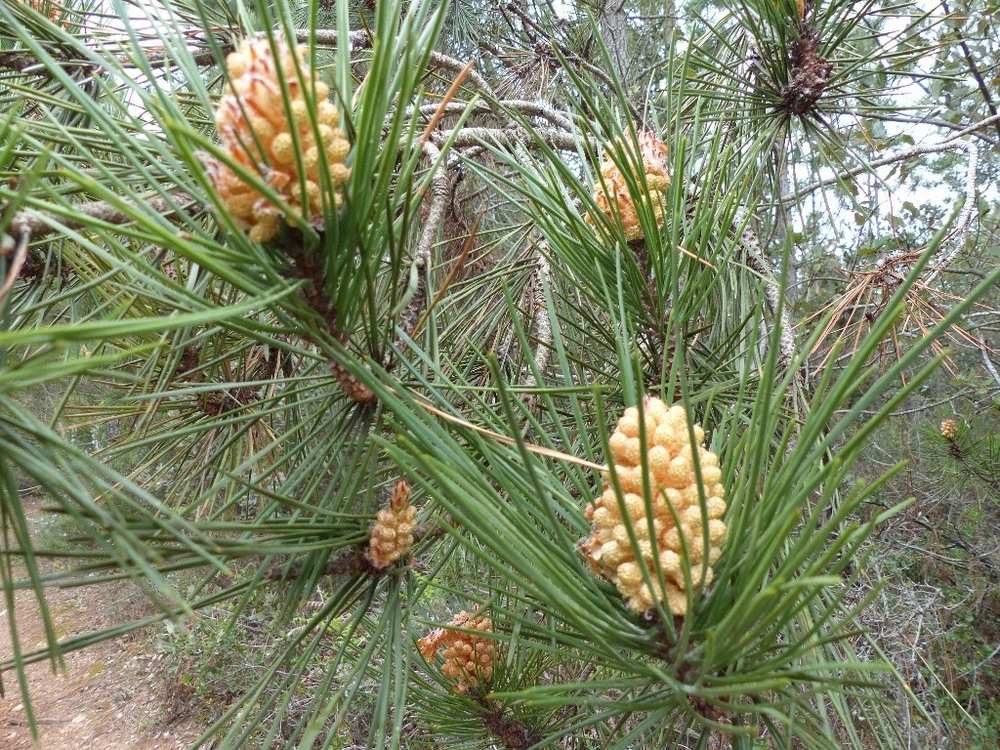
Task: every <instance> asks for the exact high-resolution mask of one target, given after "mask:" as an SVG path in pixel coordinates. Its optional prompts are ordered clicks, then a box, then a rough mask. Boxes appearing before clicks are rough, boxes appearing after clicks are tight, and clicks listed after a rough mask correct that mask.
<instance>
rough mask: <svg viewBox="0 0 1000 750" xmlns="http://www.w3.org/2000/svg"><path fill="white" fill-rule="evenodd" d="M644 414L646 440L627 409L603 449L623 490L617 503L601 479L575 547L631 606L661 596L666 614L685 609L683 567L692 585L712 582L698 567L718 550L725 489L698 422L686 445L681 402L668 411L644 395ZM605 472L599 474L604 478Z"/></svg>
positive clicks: (648, 605) (635, 414)
mask: <svg viewBox="0 0 1000 750" xmlns="http://www.w3.org/2000/svg"><path fill="white" fill-rule="evenodd" d="M643 419H644V423H645V438H646V442H645V443H643V441H642V439H641V438H640V429H639V428H640V422H639V420H640V416H639V411H638V409H636V408H634V407H631V408H629V409H626V410H625V413H624V415H623V416H622V418H621V419H620V420H619V421H618V427H617V428H616V429H615V431H614V433H613V434H612V435H611V439H610V440H609V446H610V449H611V457H612V460H613V462H614V465H615V473H616V475H617V477H618V481H619V483H620V485H621V489H622V493H623V497H622V502H621V503H620V502H619V499H618V494H617V493H616V491H615V490H614V489H613V488H612V487H611V486H610V485H609V484H608V483H607V481H606V482H605V485H604V492H603V493H602V494H601V496H600V497H599V498H598V499H597V500H596V501H595V502H594V503H592V504H590V505H588V506H587V509H586V517H587V520H589V521H590V522H591V523H592V525H593V531H592V533H591V535H590V537H589V538H588V539H587V540H586V541H584V542H583V543H582V544H581V549H582V550H583V553H584V554H585V555H586V556H587V559H588V561H589V562H590V566H591V569H592V570H593V571H594V573H596V574H599V575H603V576H605V577H606V578H608V579H609V580H610V581H611V582H612V583H614V584H615V586H617V588H618V591H619V592H621V595H622V596H623V597H624V599H625V601H626V603H627V604H628V606H629V608H630V609H632V610H633V611H635V612H639V613H645V612H647V611H648V610H650V609H652V608H653V606H654V604H655V602H658V601H659V602H662V601H664V600H665V601H666V603H667V606H668V607H669V609H670V612H671V613H672V614H674V615H683V614H685V613H686V612H687V595H686V594H685V590H686V587H687V580H686V577H685V571H687V573H688V576H689V577H690V578H691V583H692V585H693V587H694V588H695V590H697V589H698V588H699V587H700V586H701V585H706V586H707V585H708V584H710V583H711V581H712V569H711V568H708V570H707V572H706V575H705V579H704V582H702V580H701V568H702V565H703V564H704V562H705V560H706V558H707V560H708V562H709V563H710V564H711V563H714V562H715V561H716V560H717V559H718V558H719V555H720V554H721V550H720V548H719V546H720V545H721V544H722V540H723V539H724V538H725V535H726V525H725V524H724V523H723V522H722V520H721V519H722V516H723V514H724V513H725V511H726V503H725V501H724V500H723V499H722V498H723V495H724V494H725V489H724V488H723V486H722V485H721V484H720V483H719V480H720V479H721V478H722V471H721V470H720V469H719V458H718V456H716V455H715V454H714V453H712V452H711V451H709V450H706V449H705V448H704V447H703V446H702V445H701V443H702V441H704V439H705V433H704V430H702V429H701V427H699V426H697V425H696V426H695V427H694V429H693V431H694V437H695V445H694V446H692V444H691V439H690V434H689V432H688V422H687V412H686V411H685V409H684V407H683V406H681V405H679V404H675V405H674V406H671V407H669V408H668V407H667V406H666V405H665V404H664V403H663V402H662V401H661V400H660V399H658V398H651V397H647V398H646V402H645V409H644V414H643ZM695 450H696V451H697V455H698V464H699V467H700V469H701V480H702V485H701V487H702V489H703V490H704V495H705V498H706V502H705V509H704V510H705V512H703V510H702V506H701V501H700V491H699V484H698V477H697V474H696V473H695V466H694V451H695ZM643 454H645V456H646V464H647V471H648V476H647V477H646V479H647V481H648V484H649V488H650V490H651V493H652V498H651V502H650V504H649V505H650V506H651V509H652V516H651V517H650V516H649V515H648V512H647V502H646V499H645V496H644V495H643V491H644V490H643V487H644V481H643V479H644V477H643V468H642V455H643ZM609 476H610V474H609V473H608V472H606V473H605V480H607V479H608V478H609ZM624 514H627V515H628V518H629V520H630V521H631V526H632V532H633V534H634V535H635V538H636V542H638V544H637V545H635V546H633V544H632V541H631V539H630V538H629V532H628V527H627V525H626V522H625V519H624ZM706 533H707V535H708V547H707V549H706V544H705V534H706ZM653 537H655V539H656V547H657V550H658V557H659V560H658V562H659V567H660V570H661V571H662V573H663V583H662V585H661V583H660V581H659V580H658V577H657V574H656V562H657V561H654V559H653V544H652V538H653ZM682 542H683V543H682ZM637 553H638V557H637ZM640 558H641V563H644V564H645V567H646V569H647V570H648V571H649V573H650V576H649V577H650V582H651V583H652V589H651V588H650V585H649V584H647V583H646V580H645V578H644V576H643V571H642V564H641V563H640Z"/></svg>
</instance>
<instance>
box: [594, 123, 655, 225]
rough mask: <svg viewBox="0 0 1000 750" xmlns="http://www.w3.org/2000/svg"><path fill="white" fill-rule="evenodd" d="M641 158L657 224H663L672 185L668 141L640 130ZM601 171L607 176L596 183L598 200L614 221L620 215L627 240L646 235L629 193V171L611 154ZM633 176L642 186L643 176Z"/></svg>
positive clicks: (629, 146)
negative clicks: (619, 164) (665, 201)
mask: <svg viewBox="0 0 1000 750" xmlns="http://www.w3.org/2000/svg"><path fill="white" fill-rule="evenodd" d="M619 143H620V144H621V145H623V146H624V150H625V152H626V153H631V152H632V146H631V144H630V143H626V142H624V141H620V142H619ZM606 151H607V152H611V151H612V148H611V147H609V148H607V149H606ZM639 159H640V160H641V162H642V171H643V172H644V173H645V189H647V190H648V191H649V192H648V193H646V195H645V196H644V198H648V199H649V203H650V208H652V211H653V215H654V216H655V217H656V224H657V226H660V227H662V226H663V221H664V220H663V202H664V200H665V198H666V194H667V187H668V186H669V185H670V173H669V163H668V162H667V146H666V144H664V143H662V142H661V141H659V140H658V139H657V138H656V136H655V135H653V134H652V133H648V132H642V133H639ZM601 175H602V177H603V178H604V179H603V180H600V181H598V182H597V183H595V185H594V202H596V203H597V206H598V208H600V210H601V211H602V212H603V213H604V215H605V216H607V217H608V218H609V219H611V221H612V222H614V221H615V217H616V216H617V217H618V219H619V220H621V223H622V227H623V228H624V230H625V238H626V239H627V240H630V241H631V240H638V239H641V238H642V236H643V234H642V226H641V225H640V224H639V215H638V213H637V212H636V209H635V204H634V203H633V201H632V196H631V195H629V191H628V181H627V180H626V177H625V175H624V174H623V173H622V171H621V169H619V167H618V165H617V164H615V163H614V162H613V161H612V160H611V159H610V158H605V160H604V161H603V162H602V163H601ZM632 176H633V177H634V178H635V181H636V182H637V183H638V184H639V186H640V187H642V186H643V181H642V180H641V179H639V176H638V175H635V174H633V175H632ZM586 220H587V221H588V222H589V223H591V224H593V223H594V217H593V216H591V215H589V214H588V215H587V216H586Z"/></svg>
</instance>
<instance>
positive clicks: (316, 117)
mask: <svg viewBox="0 0 1000 750" xmlns="http://www.w3.org/2000/svg"><path fill="white" fill-rule="evenodd" d="M276 48H277V52H278V59H277V60H275V57H274V54H273V53H272V50H271V43H270V42H269V41H268V40H267V39H257V40H248V39H245V40H243V41H242V42H241V43H240V47H239V49H238V50H237V51H236V52H233V53H231V54H230V55H229V56H228V57H227V58H226V67H227V70H228V71H229V79H230V84H229V86H227V87H226V93H225V95H224V96H223V97H222V98H221V99H220V100H219V103H218V106H217V108H216V112H215V122H216V126H217V127H218V130H219V137H220V138H221V139H222V145H223V147H224V149H225V150H226V151H227V152H228V153H229V156H230V157H231V158H232V160H233V161H234V162H236V163H237V164H239V165H240V166H241V167H243V168H245V169H246V171H248V172H250V173H256V174H258V175H260V177H261V178H262V179H263V181H264V182H265V183H266V184H267V186H268V187H269V188H270V189H271V190H273V191H274V192H275V193H277V195H278V196H279V197H280V198H281V200H283V201H284V202H285V203H286V204H287V205H288V206H289V208H290V209H291V213H289V214H285V215H284V219H285V221H286V222H287V223H289V224H295V223H297V221H298V219H299V217H300V216H302V217H305V218H306V220H307V221H309V223H310V224H312V226H313V227H315V228H316V229H323V227H324V220H323V195H322V189H321V185H322V183H323V180H322V178H321V175H320V172H321V169H322V167H323V161H324V160H325V162H326V173H327V175H328V176H329V182H330V184H331V185H332V186H333V188H334V192H333V197H332V200H333V203H334V205H335V206H339V205H340V204H341V201H342V200H343V197H342V195H341V188H342V186H343V185H344V183H346V182H347V179H348V178H349V177H350V175H351V170H350V168H349V167H347V166H345V165H344V159H345V158H346V157H347V154H348V152H349V151H350V150H351V147H350V144H349V143H348V142H347V138H345V137H344V135H343V133H341V132H340V130H338V129H337V126H338V125H339V124H340V112H339V111H338V110H337V108H336V107H335V106H334V105H333V104H332V103H331V102H330V101H328V97H329V96H330V87H329V86H327V85H326V84H325V83H323V82H322V81H314V80H313V79H312V76H311V74H310V71H309V70H308V69H307V68H306V67H305V65H304V58H305V54H306V50H305V49H304V48H302V47H297V48H295V49H294V50H290V49H289V48H288V46H287V45H286V44H285V43H284V42H280V41H279V42H277V43H276ZM303 83H304V84H305V86H303ZM304 89H307V90H304ZM307 94H308V97H307ZM286 97H287V98H286ZM321 152H322V155H321ZM205 168H206V171H207V173H208V177H209V179H210V180H211V182H212V186H213V187H214V188H215V191H216V193H218V195H219V198H221V199H222V203H223V205H224V207H225V210H226V211H227V212H228V213H229V214H230V216H232V217H233V219H234V220H235V221H236V224H237V226H239V227H242V228H246V229H249V237H250V239H251V240H254V241H255V242H267V241H268V240H270V239H272V238H273V237H274V236H275V235H276V234H277V233H278V230H279V228H280V226H281V218H282V215H283V211H282V209H281V208H279V207H278V206H277V205H275V204H274V203H272V202H271V201H270V200H269V199H268V198H266V197H265V196H264V195H263V194H262V193H261V192H260V191H259V190H258V189H257V188H255V187H254V186H253V185H251V184H249V183H247V182H246V180H244V179H243V178H242V177H241V176H240V175H238V174H237V173H236V172H234V171H233V170H232V169H230V168H229V167H228V166H226V165H225V164H223V163H221V162H219V161H218V160H216V159H214V158H212V157H209V158H207V159H206V163H205Z"/></svg>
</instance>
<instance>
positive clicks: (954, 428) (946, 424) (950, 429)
mask: <svg viewBox="0 0 1000 750" xmlns="http://www.w3.org/2000/svg"><path fill="white" fill-rule="evenodd" d="M957 434H958V425H957V424H955V420H954V419H945V420H942V422H941V437H943V438H944V439H945V440H954V439H955V436H956V435H957Z"/></svg>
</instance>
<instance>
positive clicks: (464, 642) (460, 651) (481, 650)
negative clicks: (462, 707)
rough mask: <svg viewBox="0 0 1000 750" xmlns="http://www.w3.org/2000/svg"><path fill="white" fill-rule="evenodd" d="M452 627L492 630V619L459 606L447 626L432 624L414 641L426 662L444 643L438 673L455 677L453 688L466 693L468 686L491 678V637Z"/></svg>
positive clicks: (430, 659) (432, 658)
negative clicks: (425, 632)
mask: <svg viewBox="0 0 1000 750" xmlns="http://www.w3.org/2000/svg"><path fill="white" fill-rule="evenodd" d="M454 628H464V629H465V630H473V631H479V632H481V633H492V632H493V621H492V620H491V619H490V618H489V617H484V616H483V615H475V616H474V615H471V614H469V613H468V612H466V611H465V610H462V611H461V612H459V613H458V614H457V615H455V616H454V617H452V618H451V620H450V621H449V622H448V625H447V626H446V627H443V628H434V630H432V631H431V632H429V633H428V634H427V635H425V636H424V637H423V638H421V639H420V640H418V641H417V645H418V646H419V647H420V653H421V654H423V657H424V659H426V660H427V661H428V662H431V661H433V660H434V658H435V655H436V654H437V652H438V650H439V649H440V648H441V647H442V646H444V651H443V652H442V653H441V658H442V660H443V662H442V664H441V674H442V675H444V676H445V677H446V678H448V679H449V680H457V683H456V684H455V690H456V691H457V692H459V693H466V692H468V691H469V689H470V688H472V687H476V686H480V685H486V684H488V683H489V682H490V681H491V680H492V679H493V641H492V639H490V638H486V637H483V636H477V635H473V634H472V633H467V632H463V631H460V630H454Z"/></svg>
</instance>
